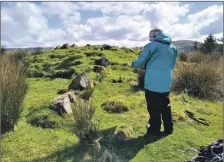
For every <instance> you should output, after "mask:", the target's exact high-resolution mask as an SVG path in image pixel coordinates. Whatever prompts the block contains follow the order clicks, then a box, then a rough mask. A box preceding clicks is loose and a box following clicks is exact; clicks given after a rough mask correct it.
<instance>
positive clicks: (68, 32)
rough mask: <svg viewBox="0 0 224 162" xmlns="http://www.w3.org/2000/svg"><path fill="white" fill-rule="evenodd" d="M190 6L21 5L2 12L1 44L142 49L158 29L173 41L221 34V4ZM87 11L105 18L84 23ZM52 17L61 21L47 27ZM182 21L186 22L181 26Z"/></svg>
mask: <svg viewBox="0 0 224 162" xmlns="http://www.w3.org/2000/svg"><path fill="white" fill-rule="evenodd" d="M190 7H191V6H190V5H188V4H185V5H183V4H182V3H180V2H158V3H157V2H150V3H149V2H109V3H108V2H107V3H106V2H73V3H72V2H42V3H40V4H35V3H30V2H18V3H13V4H10V5H7V6H4V7H2V15H1V20H2V22H1V23H2V24H1V25H2V31H1V34H2V43H3V44H4V45H6V46H7V47H27V46H57V45H62V44H64V43H76V40H77V41H79V42H78V43H77V44H80V45H81V44H84V43H86V44H87V43H94V44H104V43H107V44H112V45H118V46H140V45H141V46H142V45H144V44H145V43H147V42H148V33H149V30H150V29H151V28H152V27H154V26H159V27H161V28H163V29H164V31H165V32H166V33H168V35H170V36H171V37H172V39H173V40H183V39H189V40H196V39H198V40H203V39H204V37H205V36H207V35H208V34H209V33H213V34H216V35H218V36H219V35H221V34H222V30H223V26H222V19H223V11H222V5H220V6H217V5H213V6H210V7H208V8H206V9H204V10H202V11H198V12H196V13H194V14H189V12H190V9H191V8H190ZM88 11H97V12H99V13H101V15H97V17H96V16H95V15H90V16H89V17H87V18H86V16H84V17H85V19H83V17H82V16H83V14H85V13H86V12H88ZM54 18H59V19H57V20H59V21H60V22H58V23H59V24H60V25H59V26H57V27H53V28H52V27H49V23H50V19H51V20H52V19H54ZM182 18H185V20H186V22H184V23H183V21H181V22H182V23H180V20H181V19H182ZM55 23H57V22H55ZM51 26H52V25H51Z"/></svg>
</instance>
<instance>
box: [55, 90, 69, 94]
mask: <svg viewBox="0 0 224 162" xmlns="http://www.w3.org/2000/svg"><path fill="white" fill-rule="evenodd" d="M67 91H68V90H67V89H60V90H58V91H57V94H64V93H66V92H67Z"/></svg>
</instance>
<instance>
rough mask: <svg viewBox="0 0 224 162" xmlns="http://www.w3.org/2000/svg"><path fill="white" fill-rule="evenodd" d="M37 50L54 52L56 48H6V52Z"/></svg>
mask: <svg viewBox="0 0 224 162" xmlns="http://www.w3.org/2000/svg"><path fill="white" fill-rule="evenodd" d="M37 49H41V50H43V51H46V50H53V49H54V47H30V48H6V51H16V50H24V51H26V52H33V51H35V50H37Z"/></svg>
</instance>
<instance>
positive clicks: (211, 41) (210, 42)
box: [200, 34, 216, 55]
mask: <svg viewBox="0 0 224 162" xmlns="http://www.w3.org/2000/svg"><path fill="white" fill-rule="evenodd" d="M215 48H216V39H215V37H214V36H213V35H212V34H209V35H208V37H206V38H205V40H204V43H202V45H201V47H200V51H201V52H203V53H204V54H210V55H211V54H212V53H213V52H214V51H215Z"/></svg>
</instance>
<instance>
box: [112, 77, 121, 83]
mask: <svg viewBox="0 0 224 162" xmlns="http://www.w3.org/2000/svg"><path fill="white" fill-rule="evenodd" d="M122 82H123V80H122V78H121V77H120V78H119V79H112V83H122Z"/></svg>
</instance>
